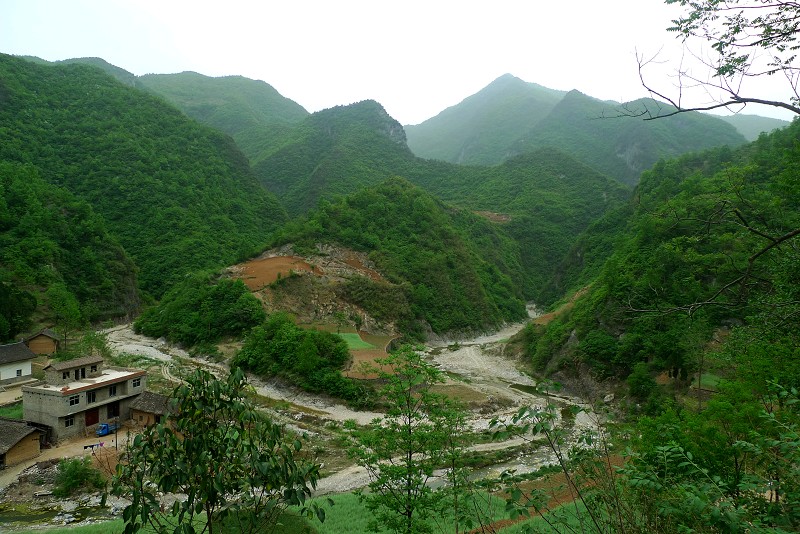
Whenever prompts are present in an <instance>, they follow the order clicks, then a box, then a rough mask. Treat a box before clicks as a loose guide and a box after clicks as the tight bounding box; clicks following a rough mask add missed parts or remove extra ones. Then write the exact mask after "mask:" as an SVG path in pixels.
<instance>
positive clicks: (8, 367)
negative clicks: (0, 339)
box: [0, 341, 36, 385]
mask: <svg viewBox="0 0 800 534" xmlns="http://www.w3.org/2000/svg"><path fill="white" fill-rule="evenodd" d="M35 358H36V354H34V353H33V352H31V349H29V348H28V346H27V345H25V343H23V342H22V341H20V342H18V343H10V344H8V345H0V385H3V384H10V383H12V382H18V381H20V380H26V379H29V378H30V377H31V362H32V361H33V360H34V359H35Z"/></svg>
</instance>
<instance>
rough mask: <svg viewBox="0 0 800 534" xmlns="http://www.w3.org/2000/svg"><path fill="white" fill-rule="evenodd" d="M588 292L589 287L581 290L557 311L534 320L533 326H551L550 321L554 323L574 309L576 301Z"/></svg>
mask: <svg viewBox="0 0 800 534" xmlns="http://www.w3.org/2000/svg"><path fill="white" fill-rule="evenodd" d="M587 291H589V286H586V287H584V288H581V289H579V290H578V291H576V292H575V294H574V295H572V298H570V299H569V301H568V302H565V303H564V304H562V305H561V306H559V307H558V309H557V310H555V311H552V312H550V313H545V314H544V315H540V316H539V317H536V318H535V319H534V320H533V324H539V325H542V326H545V325H547V324H549V323H550V321H552V320H553V319H555V318H556V317H558V316H559V315H561V314H564V313H567V312H568V311H570V310H571V309H572V307H573V306H574V305H575V301H576V300H578V299H579V298H581V297H582V296H583V295H585V294H586V292H587Z"/></svg>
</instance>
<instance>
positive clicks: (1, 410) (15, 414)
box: [0, 401, 22, 419]
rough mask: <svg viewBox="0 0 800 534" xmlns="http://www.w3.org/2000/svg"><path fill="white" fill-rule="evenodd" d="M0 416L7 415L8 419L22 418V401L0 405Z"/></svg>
mask: <svg viewBox="0 0 800 534" xmlns="http://www.w3.org/2000/svg"><path fill="white" fill-rule="evenodd" d="M0 417H7V418H8V419H22V401H20V402H15V403H14V404H6V405H5V406H0Z"/></svg>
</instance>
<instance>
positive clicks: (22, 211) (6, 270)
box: [0, 162, 139, 342]
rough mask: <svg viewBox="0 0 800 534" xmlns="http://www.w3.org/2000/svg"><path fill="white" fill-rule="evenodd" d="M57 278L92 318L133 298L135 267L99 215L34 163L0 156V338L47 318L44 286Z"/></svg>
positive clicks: (122, 308) (132, 303) (112, 313)
mask: <svg viewBox="0 0 800 534" xmlns="http://www.w3.org/2000/svg"><path fill="white" fill-rule="evenodd" d="M59 284H63V285H64V286H65V287H66V288H68V290H69V291H70V292H71V293H72V294H73V296H74V297H75V298H76V299H77V301H78V303H79V304H80V306H81V308H82V309H83V312H84V314H85V316H86V319H87V320H90V321H97V320H100V319H106V318H110V317H118V316H122V315H127V314H130V313H133V312H135V311H136V310H137V308H138V306H139V295H138V291H137V287H136V269H135V267H134V265H133V262H132V261H131V259H130V258H129V257H128V256H127V254H126V253H125V251H124V250H123V249H122V247H121V246H120V245H119V244H118V243H117V242H116V240H115V239H113V238H112V237H111V236H110V235H109V233H108V231H107V229H106V224H105V221H104V220H103V219H102V217H99V216H98V215H97V214H96V213H94V211H93V210H92V208H91V207H90V206H89V205H88V204H87V203H86V202H84V201H80V200H77V199H76V198H75V197H74V196H73V195H72V194H70V193H69V192H67V191H65V190H64V189H63V188H60V187H57V186H54V185H52V184H48V183H47V182H45V181H44V180H42V178H41V177H40V176H39V173H38V172H37V170H36V168H35V167H34V166H33V165H31V164H20V163H9V162H0V342H2V341H7V340H9V339H11V338H13V337H15V336H16V335H18V334H19V333H21V332H23V331H26V329H27V328H28V326H29V324H28V320H29V319H30V318H31V317H32V316H34V315H36V316H38V317H40V318H41V317H44V318H51V316H52V314H51V311H50V310H49V309H48V302H47V298H46V294H47V290H48V289H50V288H52V287H54V286H56V285H59ZM25 302H28V303H29V304H30V305H29V306H27V305H25V304H24V303H25ZM51 320H52V319H51ZM50 324H52V323H50Z"/></svg>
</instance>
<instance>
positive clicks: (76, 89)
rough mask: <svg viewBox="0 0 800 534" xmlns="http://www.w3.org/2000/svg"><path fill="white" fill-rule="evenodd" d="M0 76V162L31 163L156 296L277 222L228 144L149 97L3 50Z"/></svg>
mask: <svg viewBox="0 0 800 534" xmlns="http://www.w3.org/2000/svg"><path fill="white" fill-rule="evenodd" d="M0 79H2V82H1V83H0V102H2V106H0V123H2V124H3V126H4V127H3V128H2V129H0V161H7V162H11V163H14V164H18V165H26V164H33V165H35V166H36V168H37V170H38V173H39V175H40V176H41V178H42V179H43V180H44V181H45V182H47V183H49V184H53V185H58V186H59V187H62V188H64V189H66V190H68V191H69V192H70V193H72V194H73V195H75V197H77V198H79V199H80V200H83V201H85V202H86V203H88V204H89V205H91V208H92V210H93V211H94V212H96V213H98V214H100V215H102V216H103V218H104V219H105V221H106V225H107V229H108V232H109V233H111V234H112V235H114V236H115V237H116V239H118V240H119V243H120V244H121V245H122V246H123V247H124V248H125V250H126V251H127V253H128V254H129V255H130V257H131V258H133V260H134V261H135V262H136V264H137V266H138V267H139V268H140V271H139V280H140V282H141V285H142V287H143V289H145V290H146V291H149V292H150V293H152V294H153V295H155V296H157V297H160V296H161V295H162V294H163V292H164V291H165V290H166V289H167V288H169V287H170V286H171V285H173V284H174V283H176V282H177V281H179V280H180V279H181V278H182V277H183V276H184V275H185V274H186V273H187V272H192V271H196V270H204V269H214V268H219V267H222V266H223V265H225V264H230V263H233V262H234V261H236V260H238V259H239V258H241V257H246V256H247V255H248V254H250V253H252V252H253V250H254V249H257V248H258V247H259V246H260V245H262V244H263V243H264V242H265V241H266V234H267V233H268V232H269V231H270V230H272V229H273V228H274V227H275V226H277V224H279V223H281V222H283V221H284V220H285V212H284V211H283V209H282V208H281V207H280V206H279V205H278V203H277V201H276V199H275V198H274V197H273V196H272V195H271V194H269V193H268V192H267V191H265V190H264V188H263V187H262V186H261V185H259V184H258V183H257V182H256V180H255V178H254V177H253V175H252V174H251V172H250V169H249V165H248V162H247V160H246V158H245V157H244V156H243V155H242V154H241V152H239V150H238V149H237V148H236V147H235V145H234V144H233V141H232V140H231V139H230V138H229V137H227V136H225V135H224V134H222V133H219V132H216V131H214V130H212V129H210V128H208V127H205V126H202V125H200V124H198V123H196V122H194V121H192V120H190V119H188V118H187V117H186V116H185V115H183V114H182V113H180V112H179V111H178V110H177V109H175V108H173V107H171V106H170V105H168V104H167V103H166V102H164V101H163V100H162V99H160V98H157V97H154V96H153V95H150V94H147V93H145V92H143V91H139V90H136V89H134V88H132V87H128V86H125V85H122V84H121V83H119V82H118V81H117V80H115V79H114V78H112V77H111V76H109V75H107V74H105V73H104V72H102V71H101V70H99V69H98V68H96V67H93V66H89V65H81V64H72V65H54V66H49V65H37V64H34V63H31V62H29V61H25V60H23V59H20V58H15V57H11V56H7V55H0ZM65 103H69V105H65ZM84 211H85V213H87V212H88V210H87V209H86V208H85V207H84ZM94 220H95V218H94V217H92V218H88V217H87V221H88V223H89V224H91V223H93V222H94ZM31 222H33V221H31ZM87 237H89V238H88V239H87V240H86V243H92V239H91V236H87ZM94 263H96V262H90V264H94ZM79 298H80V297H79Z"/></svg>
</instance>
